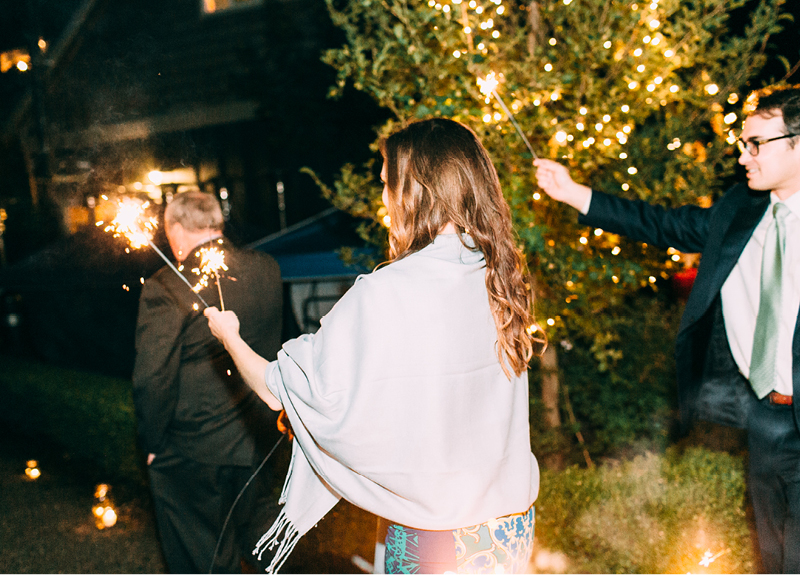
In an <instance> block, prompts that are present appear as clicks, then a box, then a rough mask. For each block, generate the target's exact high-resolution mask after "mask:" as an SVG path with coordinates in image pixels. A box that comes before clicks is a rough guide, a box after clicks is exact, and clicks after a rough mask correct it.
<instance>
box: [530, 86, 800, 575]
mask: <svg viewBox="0 0 800 575" xmlns="http://www.w3.org/2000/svg"><path fill="white" fill-rule="evenodd" d="M745 112H746V113H747V118H746V120H745V124H744V129H743V131H742V133H741V136H740V138H739V140H738V143H739V148H740V151H741V157H740V159H739V163H740V164H742V165H743V166H744V167H745V168H746V170H747V185H744V184H738V185H736V186H734V187H733V188H731V189H730V190H728V192H727V193H726V194H725V195H724V196H723V197H722V198H721V199H720V200H719V201H717V202H716V203H715V204H714V205H713V206H712V207H710V208H700V207H697V206H683V207H679V208H676V209H671V210H666V209H664V208H661V207H658V206H653V205H649V204H647V203H645V202H641V201H631V200H624V199H621V198H617V197H614V196H610V195H607V194H604V193H602V192H598V191H593V190H591V189H589V188H588V187H586V186H582V185H579V184H577V183H575V182H573V181H572V179H571V178H570V176H569V173H568V171H567V169H566V168H564V167H563V166H561V165H559V164H557V163H555V162H552V161H549V160H537V161H535V162H534V164H535V165H536V167H537V168H538V170H537V176H536V177H537V180H538V183H539V185H540V186H541V187H542V189H543V190H544V191H545V192H546V193H548V194H549V195H550V196H551V197H553V198H554V199H556V200H559V201H563V202H566V203H567V204H569V205H571V206H573V207H575V208H576V209H578V210H580V211H581V216H579V221H580V222H581V223H585V224H588V225H591V226H596V227H599V228H602V229H604V230H607V231H610V232H613V233H618V234H622V235H626V236H628V237H630V238H632V239H635V240H640V241H643V242H647V243H650V244H653V245H656V246H659V247H662V248H667V247H674V248H676V249H678V250H679V251H682V252H687V253H698V252H699V253H701V254H702V260H701V263H700V267H699V269H698V272H697V279H696V280H695V283H694V287H693V289H692V292H691V294H690V296H689V299H688V301H687V303H686V309H685V311H684V314H683V318H682V321H681V326H680V329H679V332H678V336H677V341H676V349H675V355H676V363H677V373H678V399H679V405H680V411H681V420H682V424H683V426H684V429H686V428H687V426H688V425H689V424H690V423H691V422H692V421H694V420H695V419H704V420H708V421H712V422H716V423H720V424H723V425H730V426H735V427H739V428H744V429H747V432H748V445H749V453H750V457H749V461H750V463H749V478H748V483H749V488H750V494H751V497H752V501H753V507H754V510H755V518H756V529H757V532H758V540H759V547H760V550H761V558H762V565H763V568H764V570H765V571H766V572H768V573H780V572H785V573H798V572H800V432H799V431H798V429H800V427H798V424H799V423H800V406H799V405H798V402H795V401H794V400H793V398H794V396H796V395H798V394H799V393H800V323H799V322H798V315H799V312H800V193H798V192H800V85H795V86H788V87H784V88H766V89H763V90H760V91H758V92H755V93H753V94H752V95H751V97H750V98H748V100H747V102H746V104H745Z"/></svg>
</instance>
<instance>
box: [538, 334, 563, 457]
mask: <svg viewBox="0 0 800 575" xmlns="http://www.w3.org/2000/svg"><path fill="white" fill-rule="evenodd" d="M541 363H542V403H544V407H545V423H546V424H547V427H549V428H550V429H557V428H559V427H561V414H560V413H559V410H558V387H559V381H558V354H557V352H556V347H555V346H554V345H548V346H547V349H546V350H545V352H544V354H542V360H541ZM543 462H544V465H545V466H546V467H548V468H550V469H562V468H563V467H564V455H563V454H561V453H552V454H550V455H547V456H545V458H544V461H543Z"/></svg>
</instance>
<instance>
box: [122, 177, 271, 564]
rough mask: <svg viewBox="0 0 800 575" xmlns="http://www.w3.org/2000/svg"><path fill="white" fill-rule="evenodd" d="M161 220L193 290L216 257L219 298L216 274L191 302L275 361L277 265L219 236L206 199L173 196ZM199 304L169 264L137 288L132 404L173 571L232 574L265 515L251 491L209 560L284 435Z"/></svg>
mask: <svg viewBox="0 0 800 575" xmlns="http://www.w3.org/2000/svg"><path fill="white" fill-rule="evenodd" d="M164 222H165V228H164V229H165V232H166V234H167V239H168V240H169V244H170V247H171V249H172V252H173V254H174V255H175V258H176V259H177V261H178V262H179V265H180V267H179V269H180V271H181V273H183V275H184V277H186V278H187V279H188V280H189V282H190V283H192V284H197V283H198V282H199V281H200V280H201V277H200V276H198V275H196V274H195V273H193V271H192V270H193V269H197V268H200V262H201V253H202V251H203V250H204V248H206V249H210V248H216V249H217V250H221V251H222V252H223V253H224V264H225V265H226V266H227V268H228V269H227V271H226V270H224V269H220V270H219V271H220V273H221V278H220V282H221V286H220V290H218V289H217V285H216V281H217V280H216V277H215V275H214V274H213V273H212V274H211V275H210V277H207V282H208V287H205V288H202V289H200V291H199V295H200V296H201V297H202V298H203V300H205V301H206V302H207V303H208V305H212V306H218V307H219V306H220V305H222V303H224V305H225V307H227V308H228V309H232V310H235V311H236V312H237V314H238V316H239V317H240V318H241V329H242V336H243V338H244V339H245V340H246V341H247V342H248V343H249V344H250V345H251V346H253V348H254V349H258V350H260V351H259V353H262V354H264V356H265V357H269V358H270V359H275V357H276V355H277V352H278V350H279V349H280V344H281V318H282V288H281V277H280V270H279V268H278V264H277V263H276V262H275V260H274V259H273V258H271V257H270V256H268V255H266V254H263V253H260V252H251V251H246V250H238V249H236V248H234V247H233V246H232V245H231V244H230V243H229V242H228V240H226V239H225V238H224V237H223V235H222V228H223V217H222V211H221V209H220V205H219V202H218V201H217V199H216V198H215V197H214V196H212V195H209V194H204V193H200V192H186V193H181V194H177V195H176V196H175V198H174V199H173V200H172V202H171V203H170V204H169V205H168V206H167V208H166V211H165V213H164ZM220 291H221V292H222V302H220V295H219V292H220ZM199 302H200V299H199V298H198V297H197V295H196V294H195V293H194V292H193V291H192V290H191V289H190V288H189V286H188V285H187V284H186V283H185V282H184V281H183V280H181V278H180V277H179V276H178V275H177V274H176V273H174V271H173V270H171V269H170V268H169V267H167V266H165V267H164V268H162V269H161V270H159V271H158V272H157V273H155V274H154V275H153V276H152V277H151V278H150V279H148V280H147V281H146V282H145V284H144V287H143V289H142V294H141V299H140V302H139V317H138V325H137V328H136V362H135V366H134V372H133V397H134V403H135V406H136V414H137V418H138V422H139V436H140V439H141V444H142V447H143V449H144V451H145V453H148V454H149V455H148V475H149V479H150V487H151V491H152V493H153V499H154V503H155V511H156V517H157V521H158V528H159V535H160V538H161V544H162V549H163V551H164V556H165V559H166V562H167V566H168V567H169V570H170V571H171V572H173V573H207V572H209V569H213V571H214V572H217V573H219V572H239V571H241V560H242V558H243V554H242V551H243V549H242V546H244V545H246V544H247V543H254V537H257V535H255V536H254V537H251V536H249V535H248V533H249V531H248V533H245V532H244V530H246V529H248V526H247V524H248V523H249V522H251V521H254V520H255V515H254V514H255V513H257V512H259V511H262V512H263V511H264V510H263V508H262V507H263V505H256V499H257V497H258V495H259V493H258V489H257V488H256V485H258V483H255V484H253V485H250V486H249V487H248V489H247V490H245V492H244V494H243V496H242V499H241V500H240V501H239V502H238V503H237V505H236V508H235V512H234V515H233V516H232V517H231V520H230V522H229V524H228V525H227V527H226V530H225V537H224V539H223V540H222V543H221V545H220V548H219V552H218V553H217V558H216V560H215V562H214V565H213V567H212V565H211V561H212V557H213V555H214V551H215V548H216V546H217V541H218V538H219V537H220V533H221V531H222V528H223V523H224V521H225V519H226V515H227V513H228V511H229V509H230V508H231V505H232V504H233V503H234V500H235V499H236V497H237V495H238V494H239V492H240V490H241V489H242V488H243V487H244V485H245V483H246V482H247V481H248V479H249V478H250V476H251V474H252V473H253V471H254V469H255V465H257V463H258V462H260V460H261V459H262V458H263V457H264V454H266V453H267V452H268V450H269V449H270V448H271V447H272V445H273V444H275V443H276V441H277V439H278V438H279V437H280V433H279V432H278V430H277V427H276V419H277V414H276V413H275V412H273V411H272V410H270V409H269V408H268V407H267V406H266V404H264V403H263V402H262V401H261V399H260V398H259V397H258V396H257V395H256V394H255V393H253V391H252V390H250V388H249V387H248V386H247V385H245V383H244V382H243V381H242V379H241V377H240V376H239V374H238V372H237V370H236V367H235V366H234V364H233V361H232V360H231V358H230V356H229V355H228V353H227V352H226V351H225V349H224V348H223V347H222V345H221V344H220V343H219V342H218V341H217V339H216V338H215V337H214V336H212V335H211V332H210V331H209V328H208V321H207V320H206V319H205V317H204V316H203V308H204V306H203V305H202V304H200V303H199ZM265 472H266V473H267V474H268V473H269V472H268V469H265V470H264V471H262V474H263V473H265ZM262 519H263V520H262V521H261V523H260V525H258V526H253V529H255V530H256V531H258V530H259V529H260V530H261V531H263V530H265V528H266V527H268V526H269V525H270V524H271V519H274V517H272V518H270V517H266V518H262ZM258 534H260V532H259V533H258ZM251 549H252V547H251Z"/></svg>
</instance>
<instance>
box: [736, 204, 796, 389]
mask: <svg viewBox="0 0 800 575" xmlns="http://www.w3.org/2000/svg"><path fill="white" fill-rule="evenodd" d="M778 201H780V200H779V199H778V197H777V196H776V195H775V194H770V206H769V208H768V209H767V211H766V213H765V214H764V217H763V218H762V219H761V221H760V222H759V224H758V226H756V228H755V230H754V231H753V235H752V236H751V238H750V240H749V241H748V242H747V245H745V247H744V250H743V251H742V253H741V255H740V256H739V261H737V262H736V265H735V266H734V267H733V270H731V273H730V275H729V276H728V279H726V280H725V283H724V284H723V286H722V316H723V318H724V319H725V332H726V333H727V336H728V343H729V344H730V347H731V353H733V359H734V360H735V361H736V365H737V366H738V367H739V371H741V372H742V375H744V376H745V377H749V375H750V358H751V356H752V354H753V334H754V332H755V329H756V317H757V315H758V303H759V299H760V297H761V260H762V259H763V251H764V239H765V237H766V235H767V228H768V227H769V225H770V224H771V223H772V221H773V220H774V217H773V215H772V207H773V205H774V204H775V203H776V202H778ZM784 204H785V205H786V207H788V208H789V210H790V212H791V213H790V214H789V215H788V216H787V217H786V252H785V254H784V260H783V265H782V268H783V280H782V282H783V290H782V294H783V301H782V302H781V308H782V311H781V318H780V326H779V328H778V333H777V337H778V351H777V362H778V365H777V370H776V380H777V381H776V383H775V391H777V392H778V393H782V394H783V395H792V389H793V385H792V339H793V337H794V329H795V323H796V321H797V311H798V309H800V192H798V193H795V194H793V195H792V196H790V197H789V198H788V199H787V200H786V201H785V202H784Z"/></svg>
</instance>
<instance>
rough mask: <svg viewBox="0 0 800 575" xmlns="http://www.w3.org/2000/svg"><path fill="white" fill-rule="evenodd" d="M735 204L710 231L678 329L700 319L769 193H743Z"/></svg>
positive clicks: (726, 277) (751, 229)
mask: <svg viewBox="0 0 800 575" xmlns="http://www.w3.org/2000/svg"><path fill="white" fill-rule="evenodd" d="M738 204H739V205H738V206H737V207H735V208H734V209H733V214H732V216H731V217H730V218H729V222H730V223H729V225H728V227H727V228H725V229H724V230H720V231H719V232H718V233H717V234H714V232H713V230H712V231H711V234H712V237H710V238H709V242H708V243H709V250H708V251H705V252H703V259H702V261H701V262H700V269H699V273H698V276H697V280H696V281H695V285H694V288H693V289H692V293H691V294H690V296H689V301H688V302H687V303H686V310H685V313H684V317H683V321H682V323H681V330H680V331H681V332H683V331H684V330H685V329H688V328H689V327H690V326H691V325H693V324H694V322H696V321H697V320H698V319H700V317H702V316H703V315H704V314H705V313H706V311H707V310H708V308H709V306H710V305H711V303H712V302H713V301H714V299H715V298H716V297H717V296H718V295H719V293H720V290H721V289H722V284H724V283H725V280H726V279H728V276H729V275H730V273H731V270H732V269H733V266H735V265H736V262H737V261H738V260H739V256H740V255H741V253H742V250H744V247H745V245H747V242H748V240H749V239H750V236H752V235H753V230H754V229H755V228H756V226H757V225H758V222H759V221H761V218H762V217H763V215H764V212H765V211H766V209H767V206H768V205H769V194H766V195H758V196H756V195H753V194H743V199H742V200H741V201H739V202H738Z"/></svg>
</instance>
